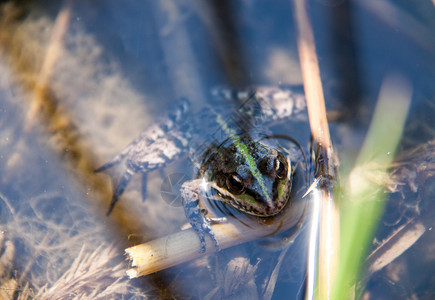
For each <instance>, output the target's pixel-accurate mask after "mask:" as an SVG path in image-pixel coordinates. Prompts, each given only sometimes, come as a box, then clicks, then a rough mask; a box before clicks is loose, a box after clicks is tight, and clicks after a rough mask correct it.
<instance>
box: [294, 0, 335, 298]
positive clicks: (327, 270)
mask: <svg viewBox="0 0 435 300" xmlns="http://www.w3.org/2000/svg"><path fill="white" fill-rule="evenodd" d="M294 6H295V9H294V15H295V19H296V25H297V32H298V40H297V43H298V52H299V59H300V63H301V69H302V77H303V82H304V89H305V96H306V99H307V108H308V116H309V120H310V127H311V134H312V137H313V143H314V149H315V153H316V158H315V159H316V164H317V166H316V167H317V172H316V174H315V176H316V178H322V180H321V181H322V182H321V184H320V185H319V189H320V192H321V193H320V197H316V198H313V201H321V203H320V204H321V205H320V220H319V221H320V223H318V222H312V226H316V227H317V226H319V228H318V230H319V242H318V243H319V247H318V263H317V266H318V273H319V284H318V287H319V294H318V295H319V296H320V298H321V299H328V298H329V295H330V292H331V286H332V280H333V278H334V276H335V272H336V265H337V257H338V255H337V254H338V237H339V217H338V216H339V214H338V209H337V206H336V204H335V202H334V201H333V197H332V192H331V188H332V186H331V180H332V179H333V178H334V175H335V163H334V157H333V150H332V143H331V137H330V134H329V128H328V121H327V118H326V108H325V100H324V96H323V88H322V81H321V78H320V70H319V64H318V60H317V55H316V48H315V43H314V35H313V30H312V28H311V24H310V20H309V17H308V13H307V3H306V0H295V1H294ZM314 194H316V195H317V194H318V193H314ZM314 194H313V195H314ZM313 217H315V216H313ZM311 232H313V233H317V232H318V231H317V230H312V231H311ZM312 242H313V243H317V234H316V236H315V237H312ZM310 249H316V247H315V245H310ZM315 252H316V251H314V250H313V251H312V254H313V256H312V257H310V258H309V265H311V268H309V269H311V270H313V266H314V265H315V264H316V257H315V256H316V255H315V254H316V253H315ZM314 273H315V272H311V274H308V276H309V278H308V279H309V280H308V282H309V283H310V282H311V283H312V285H311V286H310V285H308V291H307V293H306V295H307V299H309V298H310V297H313V291H314V284H315V282H316V280H315V278H314V276H315V274H314ZM310 278H311V280H310Z"/></svg>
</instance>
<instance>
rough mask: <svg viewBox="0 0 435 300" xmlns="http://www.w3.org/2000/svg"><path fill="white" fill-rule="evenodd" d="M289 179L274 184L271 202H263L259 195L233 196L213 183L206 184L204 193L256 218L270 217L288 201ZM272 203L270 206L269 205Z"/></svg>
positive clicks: (277, 212) (279, 210) (209, 197)
mask: <svg viewBox="0 0 435 300" xmlns="http://www.w3.org/2000/svg"><path fill="white" fill-rule="evenodd" d="M291 185H292V184H291V178H285V179H282V180H279V181H278V182H277V183H276V188H275V189H274V190H275V192H274V193H273V194H274V196H275V197H273V198H272V199H273V201H272V202H270V201H265V200H264V199H263V197H261V196H260V195H259V194H255V195H254V194H252V193H245V194H240V195H234V194H232V193H230V192H229V191H228V190H225V189H222V188H220V187H219V186H217V185H216V184H215V183H214V182H209V183H208V191H209V193H206V194H207V195H206V196H207V197H206V198H208V199H210V200H214V201H220V202H224V203H227V204H229V205H231V206H232V207H234V208H236V209H237V210H239V211H242V212H244V213H246V214H249V215H252V216H257V217H272V216H275V215H277V214H279V213H280V212H281V211H282V210H283V209H284V207H286V205H287V203H288V202H289V200H290V191H291ZM270 203H272V205H270Z"/></svg>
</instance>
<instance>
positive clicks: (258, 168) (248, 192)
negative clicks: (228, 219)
mask: <svg viewBox="0 0 435 300" xmlns="http://www.w3.org/2000/svg"><path fill="white" fill-rule="evenodd" d="M200 176H203V178H204V179H205V180H206V182H207V188H208V190H209V192H211V193H207V194H212V195H214V196H213V200H219V201H223V202H225V203H227V204H229V205H231V206H233V207H234V208H236V209H237V210H240V211H242V212H245V213H247V214H250V215H255V216H260V217H269V216H274V215H276V214H278V213H279V212H280V211H281V210H282V209H283V208H284V207H285V206H286V204H287V202H288V201H289V199H290V192H291V186H292V176H293V172H292V168H291V161H290V159H289V158H288V157H286V156H285V155H284V153H283V152H282V151H279V150H278V149H277V148H274V147H271V146H268V145H266V144H263V143H262V142H258V141H253V140H252V139H250V138H246V137H245V138H239V137H237V138H232V139H231V141H230V143H229V144H225V143H224V144H222V145H220V146H218V147H214V148H213V150H211V151H209V152H208V154H207V155H206V159H205V160H204V161H203V164H202V167H201V169H200Z"/></svg>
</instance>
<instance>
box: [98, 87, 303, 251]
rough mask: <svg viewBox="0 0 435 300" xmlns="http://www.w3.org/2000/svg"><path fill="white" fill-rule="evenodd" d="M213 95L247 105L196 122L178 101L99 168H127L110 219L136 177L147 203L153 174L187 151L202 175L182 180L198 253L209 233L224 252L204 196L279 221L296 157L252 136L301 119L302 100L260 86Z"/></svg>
mask: <svg viewBox="0 0 435 300" xmlns="http://www.w3.org/2000/svg"><path fill="white" fill-rule="evenodd" d="M213 96H214V97H215V99H217V100H216V101H215V102H216V103H222V102H226V103H229V101H232V100H234V99H236V100H238V101H239V103H242V105H240V106H239V109H238V110H237V111H236V114H228V113H227V114H224V113H223V112H222V111H225V108H223V109H222V108H220V107H219V105H215V106H213V107H206V108H204V109H203V110H202V111H201V112H200V113H197V114H195V116H196V117H193V116H189V115H188V113H189V106H190V105H189V101H188V100H186V99H181V100H178V101H177V102H176V104H175V105H174V107H173V109H172V110H171V111H170V112H168V113H167V114H166V115H165V116H162V117H161V118H160V119H157V120H156V121H155V122H154V123H152V124H151V125H150V126H149V127H148V128H147V129H146V130H145V131H143V132H142V133H141V134H140V135H139V137H138V138H136V139H135V140H134V141H133V142H132V143H131V144H130V145H128V146H127V147H126V148H125V149H124V150H123V151H122V152H121V153H120V154H118V155H117V156H115V157H114V158H113V159H112V160H111V161H109V162H108V163H106V164H104V165H103V166H101V167H100V168H98V169H97V170H96V172H101V171H104V170H107V169H109V168H111V167H113V166H114V165H116V164H119V163H121V162H124V163H125V166H126V171H125V173H124V175H123V176H122V177H121V180H120V182H119V184H118V185H117V187H116V189H115V192H114V194H113V197H112V201H111V204H110V207H109V210H108V212H107V214H108V215H109V214H110V212H111V211H112V210H113V208H114V206H115V204H116V202H117V201H118V199H119V198H120V196H121V195H122V193H123V192H124V190H125V188H126V187H127V185H128V183H129V181H130V180H131V177H132V176H133V175H134V174H135V173H141V174H142V196H143V197H144V198H145V196H146V183H147V175H148V173H149V172H151V171H153V170H156V169H161V168H163V167H165V166H166V165H167V164H168V163H170V162H172V161H176V160H178V159H180V158H181V157H182V156H183V155H185V154H189V157H190V159H191V161H192V162H193V165H194V168H195V169H196V170H197V172H196V173H197V175H196V179H193V180H190V181H186V182H184V184H183V185H182V186H181V189H180V193H181V196H182V203H183V207H184V211H185V214H186V217H187V219H188V220H189V222H190V224H191V225H192V228H193V229H194V230H195V231H196V233H197V234H198V237H199V239H200V243H201V252H204V251H205V250H206V243H205V234H208V235H209V236H210V237H211V239H212V240H213V242H214V244H215V248H216V250H219V243H218V241H217V240H216V238H215V236H214V234H213V231H212V229H211V225H210V224H211V223H212V222H214V221H216V220H214V219H209V218H207V217H206V215H205V214H206V212H204V211H203V210H201V209H200V205H199V204H200V203H199V202H200V200H201V199H204V198H207V200H208V201H221V202H224V203H225V204H227V205H230V206H232V207H233V208H235V209H237V210H238V211H241V212H243V213H246V214H248V215H253V216H258V217H270V216H274V215H276V214H278V213H279V212H280V211H281V210H282V209H283V208H284V207H285V206H286V204H287V202H289V201H290V199H289V198H290V191H291V187H292V176H293V172H294V164H293V163H292V159H291V158H290V157H289V155H288V154H286V153H284V152H283V151H282V150H280V149H278V148H276V147H273V146H270V145H269V144H268V143H267V142H266V139H263V138H261V137H255V136H254V135H253V134H252V133H253V132H256V133H258V132H260V133H261V132H264V128H266V127H267V126H268V125H270V124H276V123H279V122H283V121H286V120H289V119H291V120H304V119H305V114H306V113H305V97H304V95H303V94H302V93H295V92H294V91H293V90H291V89H281V88H272V87H262V88H256V89H255V90H252V89H251V90H246V91H232V90H225V89H216V90H214V92H213ZM219 109H221V110H222V111H220V110H219ZM227 111H228V106H227ZM228 115H229V116H228ZM223 116H228V117H226V118H225V119H224V117H223Z"/></svg>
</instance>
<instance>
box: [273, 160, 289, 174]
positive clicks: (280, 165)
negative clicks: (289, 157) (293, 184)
mask: <svg viewBox="0 0 435 300" xmlns="http://www.w3.org/2000/svg"><path fill="white" fill-rule="evenodd" d="M274 168H275V172H276V177H278V178H280V179H283V178H284V177H286V176H287V162H286V161H285V160H284V159H283V158H278V157H277V158H276V159H275V163H274Z"/></svg>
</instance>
